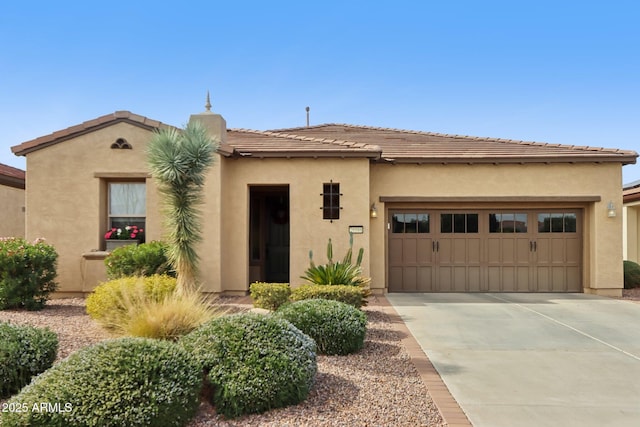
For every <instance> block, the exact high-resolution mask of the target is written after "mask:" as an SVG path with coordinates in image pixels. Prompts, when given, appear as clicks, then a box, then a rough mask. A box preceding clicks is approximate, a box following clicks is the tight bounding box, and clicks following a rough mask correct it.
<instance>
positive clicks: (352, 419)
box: [0, 298, 446, 427]
mask: <svg viewBox="0 0 640 427" xmlns="http://www.w3.org/2000/svg"><path fill="white" fill-rule="evenodd" d="M224 302H225V304H229V303H233V300H232V299H226V300H224ZM372 303H373V304H372V305H371V306H370V307H366V308H364V310H365V312H366V313H367V317H368V325H367V337H366V341H365V347H364V349H362V350H361V351H360V352H358V353H356V354H352V355H348V356H322V355H319V356H318V375H317V377H316V383H315V385H314V387H313V389H312V391H311V393H310V394H309V397H308V398H307V400H306V401H304V402H303V403H301V404H299V405H295V406H289V407H286V408H280V409H275V410H272V411H269V412H267V413H264V414H255V415H250V416H244V417H240V418H236V419H233V420H225V419H224V418H222V417H221V416H218V415H217V414H216V413H215V410H214V409H213V408H212V407H211V406H210V405H209V404H207V403H202V404H201V405H200V409H199V411H198V413H197V414H196V417H195V418H194V419H193V420H192V422H191V423H190V424H189V427H202V426H282V427H285V426H292V427H293V426H444V425H446V424H445V423H444V422H443V420H442V417H441V415H440V413H439V412H438V409H437V407H436V406H435V405H434V403H433V401H432V400H431V397H430V396H429V393H428V390H427V389H426V387H425V385H424V383H423V382H422V380H421V379H420V376H419V374H418V372H417V370H416V368H415V366H414V365H413V363H412V362H411V359H410V357H409V356H408V354H407V352H406V350H405V348H404V347H403V345H402V342H401V338H402V337H401V334H400V333H399V332H398V331H397V330H395V328H394V326H393V324H392V323H391V322H390V321H389V317H388V316H387V314H385V313H384V311H383V310H382V309H381V308H380V307H378V306H376V305H375V298H374V301H372ZM234 308H235V309H237V308H246V309H249V308H250V305H246V304H244V305H243V304H234ZM0 321H10V322H12V323H16V324H30V325H34V326H41V327H45V326H47V327H49V328H50V329H51V330H53V331H54V332H55V333H56V334H58V339H59V341H60V348H59V351H58V359H61V358H64V357H66V356H68V355H69V354H71V353H72V352H74V351H76V350H78V349H80V348H82V347H85V346H87V345H90V344H93V343H96V342H98V341H101V340H104V339H107V338H109V335H108V334H107V333H105V331H104V330H102V329H101V328H100V327H99V326H98V325H97V324H96V323H95V322H93V320H92V319H91V318H89V316H87V315H86V314H85V311H84V300H83V299H78V298H75V299H65V300H51V301H49V302H48V303H47V306H46V308H45V309H44V310H42V311H39V312H27V311H15V310H9V311H0Z"/></svg>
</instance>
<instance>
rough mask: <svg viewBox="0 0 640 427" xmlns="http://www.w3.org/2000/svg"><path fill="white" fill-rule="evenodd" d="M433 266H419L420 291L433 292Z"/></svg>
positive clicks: (418, 286)
mask: <svg viewBox="0 0 640 427" xmlns="http://www.w3.org/2000/svg"><path fill="white" fill-rule="evenodd" d="M432 274H433V268H432V267H419V268H418V283H417V291H418V292H431V291H434V290H435V289H434V288H433V278H432Z"/></svg>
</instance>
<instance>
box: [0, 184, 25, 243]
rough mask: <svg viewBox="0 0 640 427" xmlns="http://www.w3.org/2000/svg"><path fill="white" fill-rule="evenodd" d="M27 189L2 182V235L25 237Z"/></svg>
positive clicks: (0, 232) (0, 218) (0, 187)
mask: <svg viewBox="0 0 640 427" xmlns="http://www.w3.org/2000/svg"><path fill="white" fill-rule="evenodd" d="M24 202H25V191H24V188H16V187H12V186H8V185H2V184H0V237H24V218H25V209H24V206H25V204H24Z"/></svg>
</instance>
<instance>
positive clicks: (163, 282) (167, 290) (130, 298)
mask: <svg viewBox="0 0 640 427" xmlns="http://www.w3.org/2000/svg"><path fill="white" fill-rule="evenodd" d="M175 288H176V279H175V278H173V277H169V276H165V275H153V276H148V277H122V278H120V279H114V280H110V281H108V282H104V283H102V284H100V285H98V286H97V287H96V289H95V290H94V291H93V293H92V294H91V295H89V296H88V297H87V302H86V304H87V314H89V316H91V317H92V318H93V319H94V320H96V321H97V322H98V323H100V324H101V325H102V326H104V327H105V328H107V329H112V330H115V329H118V328H119V327H120V326H119V325H122V324H123V323H124V322H128V321H129V318H130V315H131V309H130V305H131V304H136V303H139V304H143V303H144V302H146V301H161V300H162V299H163V298H165V296H166V295H168V294H171V293H173V292H174V291H175ZM127 303H128V305H127Z"/></svg>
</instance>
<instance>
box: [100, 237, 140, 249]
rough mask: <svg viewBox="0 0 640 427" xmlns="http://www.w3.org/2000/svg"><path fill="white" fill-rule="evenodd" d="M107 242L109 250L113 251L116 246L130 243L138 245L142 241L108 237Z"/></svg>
mask: <svg viewBox="0 0 640 427" xmlns="http://www.w3.org/2000/svg"><path fill="white" fill-rule="evenodd" d="M105 242H106V244H107V249H106V250H107V252H111V251H112V250H114V249H115V248H119V247H120V246H128V245H137V244H138V243H140V241H139V240H137V239H135V240H119V239H107V240H105Z"/></svg>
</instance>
